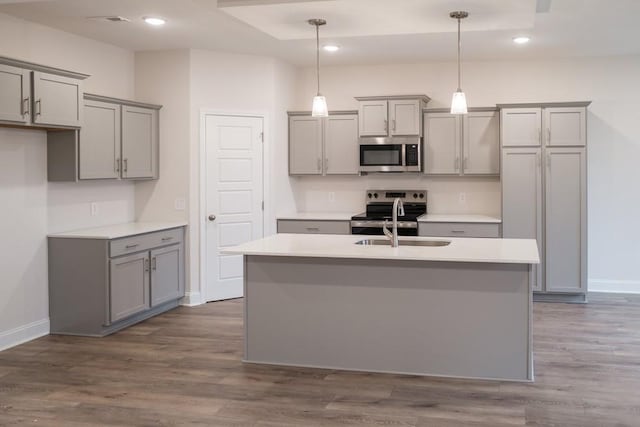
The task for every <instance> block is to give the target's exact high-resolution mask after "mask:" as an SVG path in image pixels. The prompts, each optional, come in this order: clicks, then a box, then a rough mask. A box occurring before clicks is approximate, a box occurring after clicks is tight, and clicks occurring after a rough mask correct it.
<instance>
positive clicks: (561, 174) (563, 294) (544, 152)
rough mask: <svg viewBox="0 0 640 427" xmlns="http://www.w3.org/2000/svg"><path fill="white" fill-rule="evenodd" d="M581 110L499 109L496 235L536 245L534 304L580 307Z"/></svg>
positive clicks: (583, 229)
mask: <svg viewBox="0 0 640 427" xmlns="http://www.w3.org/2000/svg"><path fill="white" fill-rule="evenodd" d="M589 104H590V103H589V102H575V103H550V104H511V105H500V106H499V107H500V108H501V132H500V139H501V168H502V227H503V228H502V233H503V237H505V238H535V239H536V240H537V241H538V248H539V250H540V260H541V264H540V265H538V266H537V267H536V268H535V269H534V271H533V281H534V292H535V293H534V299H536V300H539V301H569V302H583V301H586V295H587V171H586V164H587V163H586V156H587V151H586V143H587V138H586V132H587V128H586V114H587V106H588V105H589Z"/></svg>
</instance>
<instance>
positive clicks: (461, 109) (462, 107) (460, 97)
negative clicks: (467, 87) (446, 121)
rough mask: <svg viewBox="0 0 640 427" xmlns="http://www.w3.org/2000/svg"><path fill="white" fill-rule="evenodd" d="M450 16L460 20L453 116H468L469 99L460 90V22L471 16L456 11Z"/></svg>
mask: <svg viewBox="0 0 640 427" xmlns="http://www.w3.org/2000/svg"><path fill="white" fill-rule="evenodd" d="M449 16H450V17H451V18H453V19H457V20H458V89H457V90H456V91H455V92H454V93H453V97H451V114H467V97H466V96H465V94H464V92H463V91H462V89H461V88H460V86H461V84H460V80H461V78H460V76H461V73H462V72H461V66H460V48H461V47H462V42H461V41H460V20H461V19H464V18H466V17H467V16H469V13H468V12H465V11H455V12H451V13H450V14H449Z"/></svg>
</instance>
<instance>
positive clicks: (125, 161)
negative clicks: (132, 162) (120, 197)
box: [122, 159, 129, 172]
mask: <svg viewBox="0 0 640 427" xmlns="http://www.w3.org/2000/svg"><path fill="white" fill-rule="evenodd" d="M127 169H129V164H128V162H127V159H124V169H122V170H123V172H126V171H127Z"/></svg>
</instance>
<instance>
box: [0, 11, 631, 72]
mask: <svg viewBox="0 0 640 427" xmlns="http://www.w3.org/2000/svg"><path fill="white" fill-rule="evenodd" d="M218 3H220V8H218ZM365 5H366V6H365ZM536 5H537V8H538V10H540V9H541V10H542V11H543V12H542V13H536ZM458 9H462V10H468V11H469V12H470V16H469V18H468V19H466V20H465V21H463V24H462V28H463V32H464V34H463V38H462V41H463V55H464V59H480V60H482V59H521V58H541V57H564V56H601V55H623V54H640V43H638V42H637V40H639V39H640V25H638V24H637V22H636V20H637V16H640V0H551V2H550V6H549V0H537V2H536V0H219V2H218V1H216V0H44V1H43V0H39V1H38V0H0V13H7V14H9V15H13V16H16V17H19V18H22V19H26V20H29V21H34V22H38V23H41V24H43V25H47V26H50V27H54V28H58V29H61V30H64V31H68V32H71V33H75V34H79V35H82V36H86V37H90V38H93V39H96V40H101V41H104V42H107V43H111V44H114V45H118V46H121V47H124V48H127V49H132V50H161V49H176V48H201V49H213V50H223V51H230V52H238V53H247V54H258V55H265V56H275V57H278V58H281V59H283V60H285V61H288V62H291V63H293V64H296V65H311V64H313V62H314V60H315V55H314V53H315V52H314V47H315V42H314V40H313V37H314V35H315V32H314V29H313V27H311V26H309V25H308V24H307V23H306V20H307V19H309V18H326V19H327V20H328V25H327V26H325V27H322V28H321V30H320V31H321V33H320V36H321V39H322V43H337V44H339V45H340V46H341V47H342V49H341V50H340V51H339V52H337V53H333V54H329V53H323V56H322V58H323V59H322V60H323V64H325V65H326V64H360V63H369V64H371V63H389V62H424V61H428V60H436V61H438V60H451V59H454V58H455V52H456V50H455V47H456V34H455V31H456V24H455V21H454V20H452V19H451V18H449V17H448V12H449V11H452V10H458ZM225 12H228V13H225ZM231 14H233V15H235V16H232V15H231ZM108 15H119V16H123V17H126V18H128V19H130V20H131V22H127V23H112V22H102V21H95V20H88V19H86V18H87V17H92V16H108ZM148 15H159V16H163V17H165V18H166V19H167V20H168V23H167V25H165V26H164V27H161V28H153V27H149V26H148V25H146V24H144V23H143V22H142V17H143V16H148ZM244 21H246V22H244ZM256 27H257V28H256ZM521 34H526V35H529V36H531V38H532V41H531V43H529V44H527V45H523V46H518V45H515V44H513V43H512V41H511V39H512V37H514V36H516V35H521ZM0 54H1V52H0Z"/></svg>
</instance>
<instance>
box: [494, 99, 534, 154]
mask: <svg viewBox="0 0 640 427" xmlns="http://www.w3.org/2000/svg"><path fill="white" fill-rule="evenodd" d="M500 116H501V117H500V120H501V124H502V133H501V135H500V139H501V141H502V146H503V147H537V146H539V145H540V139H541V136H542V135H541V133H542V109H540V108H504V109H503V110H502V111H501V113H500Z"/></svg>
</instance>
